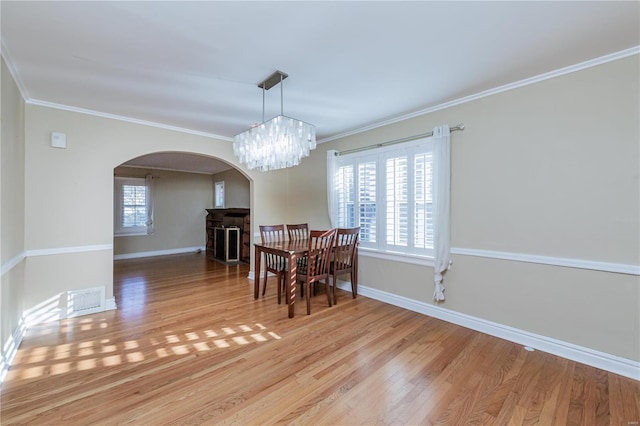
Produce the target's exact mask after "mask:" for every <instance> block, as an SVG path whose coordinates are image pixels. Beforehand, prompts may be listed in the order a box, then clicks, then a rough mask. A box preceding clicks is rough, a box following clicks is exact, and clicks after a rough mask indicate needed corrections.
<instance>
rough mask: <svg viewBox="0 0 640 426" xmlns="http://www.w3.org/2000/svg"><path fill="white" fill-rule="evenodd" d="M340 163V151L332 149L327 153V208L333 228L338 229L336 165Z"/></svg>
mask: <svg viewBox="0 0 640 426" xmlns="http://www.w3.org/2000/svg"><path fill="white" fill-rule="evenodd" d="M337 163H338V151H336V150H333V149H330V150H329V151H327V206H328V209H329V220H330V221H331V227H332V228H337V227H338V203H337V201H336V196H337V188H336V167H337V166H336V165H337Z"/></svg>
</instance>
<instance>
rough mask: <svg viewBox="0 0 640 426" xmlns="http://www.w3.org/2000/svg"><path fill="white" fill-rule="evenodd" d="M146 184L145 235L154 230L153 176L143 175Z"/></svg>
mask: <svg viewBox="0 0 640 426" xmlns="http://www.w3.org/2000/svg"><path fill="white" fill-rule="evenodd" d="M144 181H145V184H146V186H147V235H151V234H153V233H154V232H155V227H154V225H153V176H151V175H146V176H145V177H144Z"/></svg>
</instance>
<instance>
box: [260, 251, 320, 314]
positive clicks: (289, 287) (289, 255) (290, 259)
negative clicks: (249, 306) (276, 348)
mask: <svg viewBox="0 0 640 426" xmlns="http://www.w3.org/2000/svg"><path fill="white" fill-rule="evenodd" d="M253 246H254V248H255V256H254V257H255V259H254V267H255V268H254V270H253V271H254V272H253V275H254V279H253V297H254V299H257V298H258V297H259V296H260V267H261V264H262V253H270V254H274V255H276V256H282V257H284V258H285V259H287V272H286V276H285V282H286V287H285V293H284V296H285V301H286V302H287V305H288V310H289V318H293V316H294V315H295V303H296V284H297V283H296V281H297V278H296V272H297V271H296V264H297V263H298V262H297V259H300V258H303V257H305V256H307V254H308V253H309V240H308V239H301V240H285V241H277V242H266V243H257V242H256V243H254V245H253Z"/></svg>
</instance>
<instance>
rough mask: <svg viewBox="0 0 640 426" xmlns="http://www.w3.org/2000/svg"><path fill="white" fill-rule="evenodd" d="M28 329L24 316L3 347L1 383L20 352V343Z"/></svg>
mask: <svg viewBox="0 0 640 426" xmlns="http://www.w3.org/2000/svg"><path fill="white" fill-rule="evenodd" d="M26 331H27V326H26V324H25V322H24V318H22V319H20V322H19V323H18V327H17V328H16V329H15V330H14V331H13V333H12V334H11V336H9V339H8V340H7V341H6V343H5V344H4V346H3V347H2V353H1V354H0V384H2V382H3V381H4V378H5V376H6V375H7V372H8V371H9V367H11V362H12V361H13V358H14V357H15V356H16V353H17V352H18V348H19V347H20V343H22V338H23V337H24V334H25V332H26Z"/></svg>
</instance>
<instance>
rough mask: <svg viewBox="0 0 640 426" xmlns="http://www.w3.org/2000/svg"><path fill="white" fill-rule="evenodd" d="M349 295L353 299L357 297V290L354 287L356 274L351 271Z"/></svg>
mask: <svg viewBox="0 0 640 426" xmlns="http://www.w3.org/2000/svg"><path fill="white" fill-rule="evenodd" d="M351 295H352V297H353V298H354V299H355V298H356V296H357V295H358V288H357V287H356V273H355V271H354V270H353V269H352V270H351Z"/></svg>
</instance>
